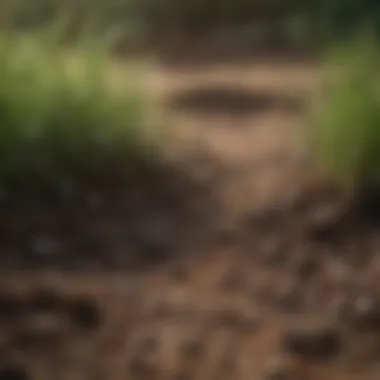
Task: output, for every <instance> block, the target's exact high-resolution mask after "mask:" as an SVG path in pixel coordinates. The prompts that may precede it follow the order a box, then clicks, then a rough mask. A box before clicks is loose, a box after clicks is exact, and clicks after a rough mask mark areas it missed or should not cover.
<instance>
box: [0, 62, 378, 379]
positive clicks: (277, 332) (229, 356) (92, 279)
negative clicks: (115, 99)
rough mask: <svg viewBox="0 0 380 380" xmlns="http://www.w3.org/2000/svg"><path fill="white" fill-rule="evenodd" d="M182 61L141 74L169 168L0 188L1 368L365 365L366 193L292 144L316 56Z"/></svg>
mask: <svg viewBox="0 0 380 380" xmlns="http://www.w3.org/2000/svg"><path fill="white" fill-rule="evenodd" d="M199 58H202V57H201V56H200V57H199ZM182 61H184V62H186V64H185V63H182V64H181V63H178V60H177V61H176V63H175V64H174V63H173V62H172V61H171V60H165V61H160V60H159V61H158V62H156V63H155V65H153V66H152V72H151V73H150V74H149V75H150V80H149V83H150V84H151V86H152V91H154V92H155V94H157V98H158V99H159V102H160V103H161V104H162V105H164V107H165V110H166V115H165V116H166V118H167V120H168V121H169V126H168V127H169V128H168V130H167V134H166V137H167V138H168V144H169V145H168V151H170V154H171V156H170V157H171V161H170V163H168V165H169V164H170V165H169V166H170V167H171V168H174V169H171V170H166V171H165V175H163V174H162V173H160V175H159V176H157V177H154V178H152V177H147V176H144V177H143V178H142V179H141V180H137V181H136V182H135V183H134V186H133V187H132V186H128V188H127V189H126V188H125V187H116V186H111V185H108V186H103V187H102V188H96V189H88V188H87V189H76V190H75V191H74V193H73V194H74V195H70V196H60V197H57V195H56V194H44V195H43V197H40V199H36V198H35V197H34V196H32V195H30V196H29V197H26V196H23V197H22V198H20V197H17V196H15V195H14V194H7V193H6V191H4V194H2V213H1V221H0V225H1V229H0V232H1V242H0V248H1V250H0V252H1V254H0V261H1V271H2V275H1V278H0V281H1V285H2V286H1V287H0V289H1V292H0V352H1V354H0V380H5V379H6V380H26V379H28V380H29V379H30V380H34V379H35V380H37V379H38V380H44V379H52V378H56V379H62V380H66V379H70V380H82V379H86V380H102V379H113V380H118V379H136V380H137V379H176V380H187V379H189V380H193V379H194V380H198V379H199V380H203V379H207V380H211V379H239V380H240V379H258V380H279V379H281V380H283V379H296V380H321V379H332V380H335V379H336V380H339V379H345V380H351V379H352V380H354V379H364V378H365V379H378V376H379V370H380V368H379V364H378V363H379V358H380V287H379V285H378V275H379V272H380V257H379V256H378V254H377V252H378V249H379V248H380V240H379V232H378V227H379V223H378V213H377V209H378V207H377V209H376V197H373V198H374V200H373V202H371V203H370V204H367V205H364V204H359V205H355V207H354V206H353V204H352V202H350V201H349V200H348V199H346V197H344V196H343V195H342V194H341V193H340V192H339V191H338V190H337V189H336V188H335V187H334V186H333V185H332V184H331V183H329V182H328V181H326V180H325V179H324V177H323V176H322V175H321V174H320V173H319V172H318V171H317V170H316V168H315V166H314V165H313V163H312V162H310V159H309V158H308V156H307V150H305V149H304V147H303V144H302V141H303V140H302V134H303V132H306V128H307V127H306V125H307V123H306V120H307V105H308V101H309V99H311V97H312V95H313V93H314V91H315V90H316V86H317V84H318V82H319V78H320V72H319V69H318V65H316V64H315V63H312V62H310V61H306V60H303V59H300V58H296V57H293V58H292V59H289V58H287V59H286V60H285V59H281V57H276V58H273V57H272V58H271V57H249V58H246V59H244V60H243V59H242V58H241V57H239V59H236V60H234V59H229V60H227V59H226V60H218V59H214V61H213V62H211V61H210V60H209V59H207V60H206V61H207V62H205V60H202V59H200V60H199V62H196V61H194V59H192V60H190V59H189V60H187V61H186V59H185V57H183V56H182ZM148 178H149V181H148Z"/></svg>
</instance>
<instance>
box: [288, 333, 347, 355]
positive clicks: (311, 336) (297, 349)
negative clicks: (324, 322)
mask: <svg viewBox="0 0 380 380" xmlns="http://www.w3.org/2000/svg"><path fill="white" fill-rule="evenodd" d="M282 347H283V349H284V350H285V352H287V353H289V354H294V355H298V356H301V357H304V358H306V359H309V360H311V361H327V360H329V359H331V358H333V357H335V356H337V355H338V354H339V353H340V351H341V348H342V341H341V336H340V333H339V331H338V330H337V329H336V328H333V327H323V326H322V327H314V328H299V329H294V330H289V331H287V332H285V334H284V336H283V340H282Z"/></svg>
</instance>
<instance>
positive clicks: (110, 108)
mask: <svg viewBox="0 0 380 380" xmlns="http://www.w3.org/2000/svg"><path fill="white" fill-rule="evenodd" d="M57 31H58V29H55V28H46V29H44V30H39V31H36V32H34V33H30V32H29V33H28V34H10V33H8V32H6V31H3V32H1V33H0V181H1V182H2V183H3V184H13V183H24V182H27V181H28V180H30V178H34V180H35V179H36V178H37V179H38V180H39V181H42V182H52V181H53V182H54V181H58V182H59V181H60V179H63V178H70V180H75V181H78V180H83V179H84V178H96V177H97V178H101V177H102V176H103V175H109V174H110V173H111V172H112V173H114V174H117V175H121V176H122V175H124V173H125V171H126V170H127V169H131V168H132V169H133V168H136V167H137V166H138V165H139V163H141V162H143V161H145V162H146V161H147V159H148V160H149V159H150V154H151V153H152V152H153V151H152V150H151V148H152V147H151V141H150V140H149V137H150V134H149V130H148V129H149V128H150V125H149V123H150V122H151V118H150V116H151V115H150V105H149V99H148V97H147V94H146V93H144V88H143V86H142V83H141V81H140V79H141V78H142V77H141V75H138V74H136V72H133V73H131V75H130V76H129V78H128V79H129V80H126V78H123V82H124V83H123V84H122V85H120V83H118V81H115V80H112V75H111V74H110V70H109V67H110V61H109V56H108V54H107V51H106V49H103V48H102V46H100V45H99V44H98V43H93V41H92V40H85V39H83V40H80V41H78V43H76V44H75V45H74V46H72V47H71V48H70V53H69V54H68V52H67V49H63V47H62V45H61V43H60V42H59V41H60V40H59V33H57ZM113 79H114V78H113ZM125 81H127V84H125Z"/></svg>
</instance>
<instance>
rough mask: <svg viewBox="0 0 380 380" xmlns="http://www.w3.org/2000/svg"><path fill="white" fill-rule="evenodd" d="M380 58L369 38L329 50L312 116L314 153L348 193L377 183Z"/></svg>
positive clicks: (379, 127)
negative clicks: (319, 93) (323, 81)
mask: <svg viewBox="0 0 380 380" xmlns="http://www.w3.org/2000/svg"><path fill="white" fill-rule="evenodd" d="M379 67H380V53H379V50H378V47H377V43H376V41H375V39H373V38H370V39H368V38H365V39H363V38H360V39H359V40H356V41H355V43H353V44H350V45H346V46H343V47H340V48H337V49H335V50H334V52H333V53H332V54H331V55H330V57H329V60H328V62H327V70H326V73H327V75H326V78H325V83H324V88H323V93H322V94H321V97H320V99H318V102H317V103H316V107H315V108H314V112H313V122H314V128H313V136H312V137H313V139H312V142H313V148H314V153H315V155H316V158H317V159H318V160H319V162H320V163H321V164H323V166H324V167H325V168H326V169H327V170H328V171H329V172H330V173H331V174H332V175H333V176H334V177H335V178H336V179H337V180H338V181H339V182H341V183H342V184H344V185H345V186H346V187H347V188H348V189H350V190H355V189H358V188H366V187H368V186H372V185H379V183H380V166H379V162H380V96H379V95H380V91H379V90H380V81H379V80H380V75H379V74H380V73H379V71H378V70H379Z"/></svg>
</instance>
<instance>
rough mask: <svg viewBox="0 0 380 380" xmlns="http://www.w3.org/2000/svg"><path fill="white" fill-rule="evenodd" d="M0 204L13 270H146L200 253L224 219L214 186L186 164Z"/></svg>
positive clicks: (5, 254) (3, 242) (0, 252)
mask: <svg viewBox="0 0 380 380" xmlns="http://www.w3.org/2000/svg"><path fill="white" fill-rule="evenodd" d="M0 207H1V216H0V263H1V264H0V265H1V268H2V269H3V270H5V271H6V270H9V269H17V270H19V269H25V270H30V269H32V270H33V269H49V268H50V269H52V268H53V269H59V270H64V271H65V270H69V271H72V270H74V271H86V272H98V271H104V270H108V269H109V270H127V271H128V270H132V271H136V270H139V269H146V268H148V267H151V266H156V265H159V264H162V263H165V262H168V261H172V260H176V259H180V258H181V257H183V256H184V255H186V253H187V252H188V251H192V250H194V249H196V247H197V244H200V242H201V241H202V239H204V238H205V237H206V236H208V234H209V231H210V228H212V226H213V224H214V220H215V217H216V216H217V214H218V206H217V203H216V200H215V198H214V196H213V194H212V186H211V184H210V183H208V182H207V181H206V180H200V179H197V178H196V175H195V174H193V173H192V172H191V170H187V169H186V168H185V167H184V166H181V164H180V163H178V165H174V164H171V163H170V164H168V165H167V167H165V168H162V169H161V170H160V172H156V173H154V174H149V175H144V176H137V177H136V178H134V179H133V181H131V182H130V183H128V184H123V185H121V186H111V185H109V184H105V185H104V186H102V187H100V186H98V187H89V188H85V187H83V188H77V189H76V191H75V192H74V193H73V194H71V195H70V196H67V195H66V196H62V194H57V193H56V192H54V191H50V192H48V191H46V192H45V193H43V194H39V195H38V196H37V195H33V193H29V194H25V193H23V194H10V195H9V196H8V198H7V199H6V201H4V202H3V203H2V204H1V205H0Z"/></svg>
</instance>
